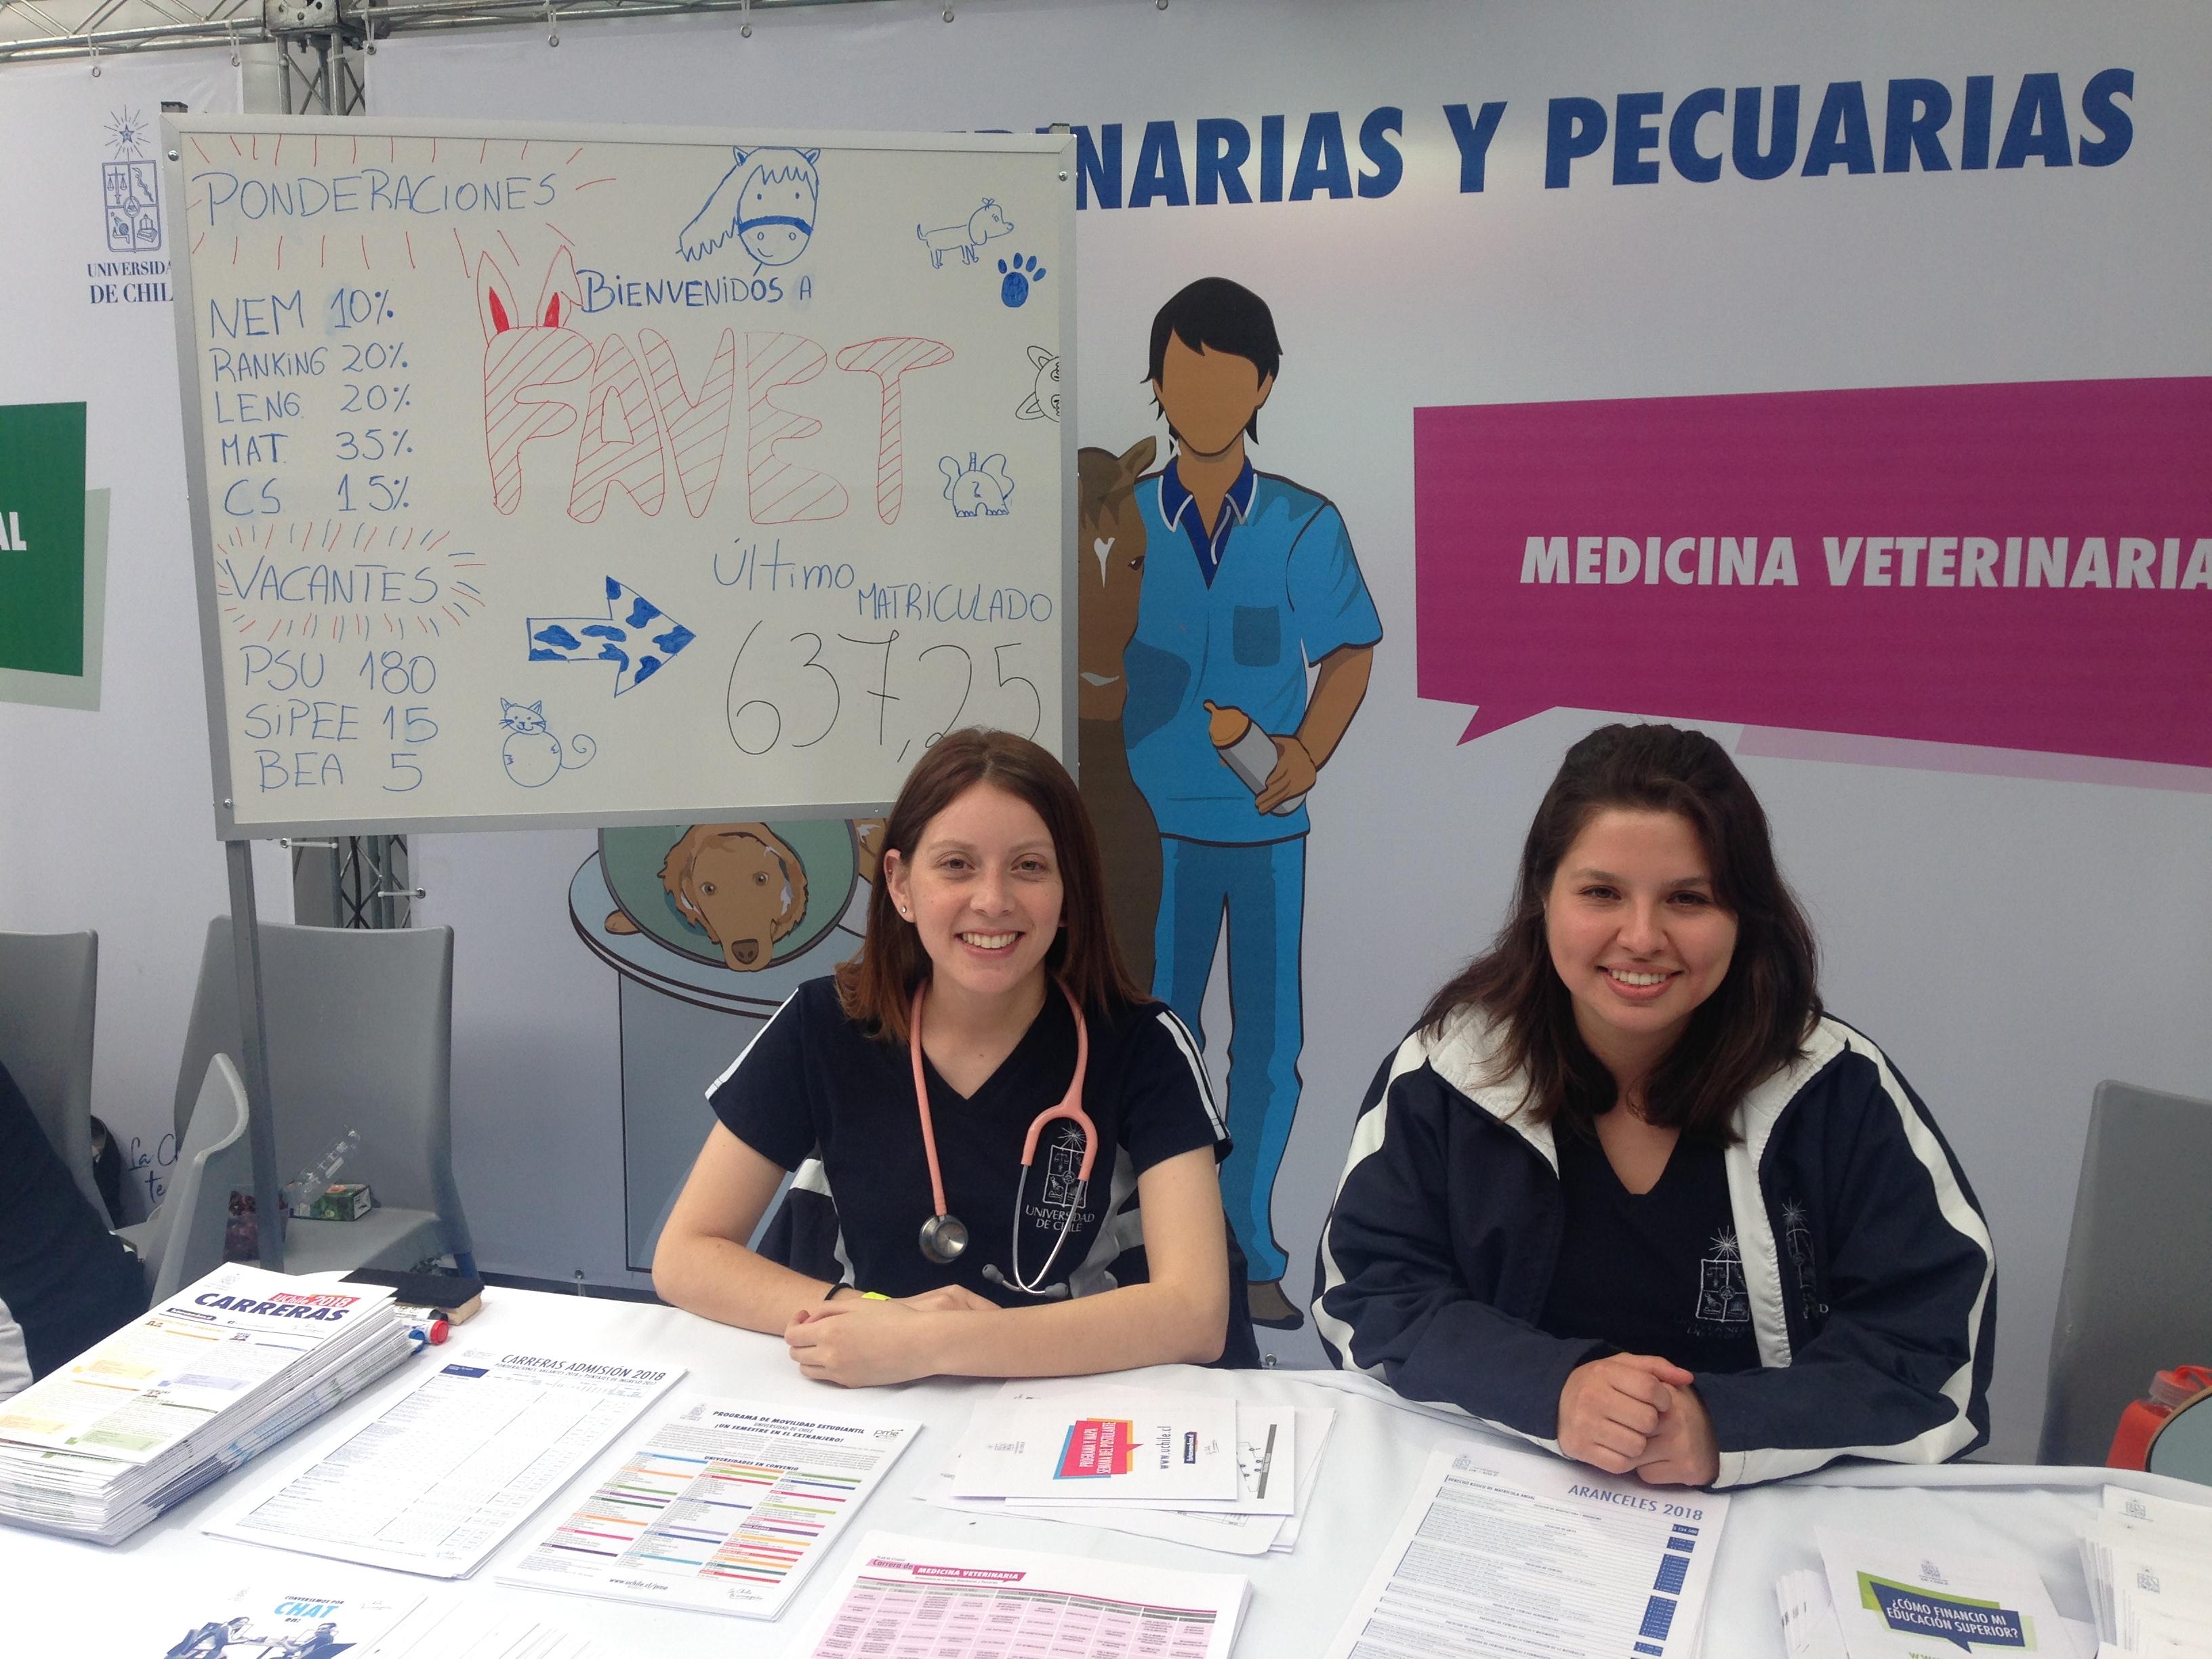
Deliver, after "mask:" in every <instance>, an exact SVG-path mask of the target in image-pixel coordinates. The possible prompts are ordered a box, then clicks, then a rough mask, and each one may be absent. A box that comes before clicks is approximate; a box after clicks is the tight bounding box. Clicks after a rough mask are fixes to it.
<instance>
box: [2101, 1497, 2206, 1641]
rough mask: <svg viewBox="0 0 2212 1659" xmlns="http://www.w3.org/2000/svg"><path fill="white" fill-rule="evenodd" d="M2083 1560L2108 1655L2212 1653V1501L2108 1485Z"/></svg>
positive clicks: (2102, 1639)
mask: <svg viewBox="0 0 2212 1659" xmlns="http://www.w3.org/2000/svg"><path fill="white" fill-rule="evenodd" d="M2207 1497H2208V1498H2212V1493H2208V1494H2207ZM2081 1565H2082V1567H2083V1569H2084V1571H2087V1574H2088V1578H2089V1600H2090V1602H2091V1604H2092V1605H2093V1607H2095V1609H2096V1613H2097V1638H2098V1641H2099V1643H2100V1647H2099V1650H2098V1651H2099V1653H2100V1655H2103V1656H2106V1659H2112V1656H2119V1659H2129V1656H2132V1659H2204V1656H2205V1655H2207V1654H2212V1506H2208V1505H2207V1504H2186V1503H2183V1502H2181V1501H2179V1499H2176V1498H2155V1497H2153V1496H2152V1495H2151V1494H2150V1493H2148V1492H2130V1491H2129V1490H2128V1489H2127V1488H2126V1487H2124V1486H2107V1487H2106V1488H2105V1505H2104V1508H2103V1510H2101V1511H2100V1512H2099V1514H2098V1516H2097V1517H2096V1519H2095V1520H2094V1521H2093V1522H2091V1523H2090V1524H2089V1525H2087V1526H2086V1527H2084V1528H2082V1529H2081Z"/></svg>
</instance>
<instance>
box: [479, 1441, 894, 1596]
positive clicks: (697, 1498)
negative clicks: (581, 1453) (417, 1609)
mask: <svg viewBox="0 0 2212 1659" xmlns="http://www.w3.org/2000/svg"><path fill="white" fill-rule="evenodd" d="M920 1429H921V1425H920V1424H919V1423H914V1422H905V1421H898V1420H894V1419H889V1418H880V1417H861V1416H858V1415H851V1414H847V1413H836V1414H823V1413H814V1412H803V1411H793V1410H789V1409H781V1408H778V1407H774V1406H771V1405H768V1404H764V1403H762V1402H759V1401H744V1400H702V1401H698V1402H697V1403H696V1404H694V1405H691V1406H690V1407H685V1408H684V1410H682V1411H680V1412H678V1413H676V1414H675V1415H674V1416H671V1417H669V1418H667V1419H665V1420H663V1421H662V1422H660V1423H659V1424H658V1425H656V1426H655V1427H654V1428H653V1431H652V1432H651V1433H650V1434H649V1435H648V1436H647V1437H646V1439H645V1441H644V1442H643V1443H642V1444H641V1445H639V1446H638V1447H637V1448H636V1449H635V1450H633V1451H632V1452H630V1453H629V1455H628V1456H626V1457H625V1458H624V1459H623V1462H622V1463H621V1464H620V1465H619V1466H618V1467H617V1468H613V1469H611V1470H610V1471H609V1472H608V1473H607V1474H605V1477H604V1478H602V1479H601V1480H599V1482H598V1483H597V1484H596V1485H595V1486H593V1488H592V1491H591V1492H590V1493H589V1494H588V1495H587V1496H586V1498H584V1499H583V1501H582V1502H580V1504H577V1505H576V1506H575V1507H574V1509H573V1510H570V1511H569V1512H568V1514H567V1515H565V1516H562V1517H561V1519H560V1520H559V1521H558V1522H556V1523H555V1524H554V1525H553V1526H552V1527H551V1528H550V1529H549V1530H548V1531H547V1532H545V1533H544V1535H543V1536H541V1537H539V1538H538V1540H537V1541H535V1542H534V1543H533V1544H532V1545H531V1547H530V1548H529V1549H528V1550H527V1551H526V1552H525V1553H523V1554H522V1555H520V1557H518V1558H517V1559H514V1560H513V1561H512V1562H510V1563H509V1564H507V1565H505V1566H503V1567H501V1569H500V1570H499V1571H497V1572H496V1573H495V1575H494V1577H496V1578H497V1579H498V1580H499V1581H500V1582H501V1583H507V1584H521V1585H526V1586H528V1587H529V1588H531V1589H550V1590H567V1591H569V1592H571V1593H573V1594H575V1595H598V1596H605V1597H610V1598H612V1599H614V1600H617V1601H645V1602H649V1603H652V1604H653V1605H655V1606H659V1607H691V1608H696V1609H699V1610H702V1611H704V1612H708V1613H734V1614H736V1615H738V1617H740V1618H747V1619H773V1618H775V1616H776V1615H777V1614H778V1613H781V1612H782V1611H783V1608H784V1605H785V1604H786V1603H787V1601H790V1599H791V1597H792V1595H793V1593H794V1592H795V1591H796V1590H797V1589H798V1588H799V1583H800V1582H801V1581H802V1580H803V1579H804V1578H805V1577H806V1574H807V1571H808V1570H809V1569H810V1568H811V1567H812V1566H813V1565H814V1563H815V1562H816V1561H817V1559H820V1558H821V1557H822V1556H823V1554H824V1553H826V1552H827V1549H828V1547H829V1545H830V1544H831V1543H832V1542H833V1541H835V1540H836V1537H837V1535H838V1534H839V1533H840V1532H842V1530H843V1529H844V1528H845V1525H846V1523H847V1522H848V1521H849V1520H851V1518H852V1516H853V1513H854V1510H858V1509H859V1508H860V1505H861V1504H863V1503H865V1502H866V1500H867V1497H868V1494H869V1493H870V1492H872V1491H873V1490H874V1489H875V1486H876V1483H877V1482H878V1480H881V1479H882V1478H883V1474H884V1471H885V1470H886V1469H888V1468H890V1466H891V1464H892V1463H893V1462H896V1459H897V1457H898V1455H899V1454H900V1453H901V1452H902V1451H903V1450H905V1449H906V1446H907V1443H908V1441H910V1440H912V1439H913V1438H914V1437H915V1434H916V1432H918V1431H920Z"/></svg>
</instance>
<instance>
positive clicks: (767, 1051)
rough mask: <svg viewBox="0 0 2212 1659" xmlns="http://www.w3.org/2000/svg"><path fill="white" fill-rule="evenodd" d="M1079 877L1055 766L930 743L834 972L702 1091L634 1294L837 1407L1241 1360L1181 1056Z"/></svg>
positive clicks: (1218, 1139)
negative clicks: (926, 1386) (789, 1361)
mask: <svg viewBox="0 0 2212 1659" xmlns="http://www.w3.org/2000/svg"><path fill="white" fill-rule="evenodd" d="M1102 879H1103V878H1102V876H1101V873H1100V867H1099V859H1098V852H1097V840H1096V837H1095V836H1093V834H1092V832H1091V826H1090V823H1089V820H1088V819H1087V818H1086V817H1085V815H1084V812H1083V806H1082V802H1081V799H1080V798H1079V796H1078V795H1077V794H1076V793H1075V785H1074V782H1073V780H1072V779H1071V778H1069V776H1068V775H1067V773H1066V769H1064V768H1063V767H1061V766H1060V763H1059V762H1057V761H1055V760H1054V759H1053V757H1051V756H1050V755H1049V754H1048V753H1047V752H1046V751H1045V750H1042V749H1041V748H1039V747H1038V746H1037V745H1036V744H1032V743H1029V742H1026V741H1024V739H1021V738H1014V737H1012V736H1010V735H1008V734H1006V733H1004V732H980V731H969V732H953V733H951V735H949V736H947V737H945V738H942V739H940V740H939V742H938V744H936V746H935V747H934V748H933V749H932V750H930V751H929V753H928V754H927V756H925V757H923V759H922V760H921V762H920V763H918V764H917V765H916V766H915V769H914V771H913V773H912V774H911V775H909V776H908V779H907V782H906V786H905V787H904V788H903V789H902V790H901V792H900V794H899V799H898V802H897V804H896V805H895V806H894V807H893V808H892V811H891V815H890V818H889V820H888V821H887V822H886V823H885V825H884V854H883V873H882V878H881V880H880V881H879V882H878V884H877V888H876V890H875V892H874V894H873V895H872V897H871V900H870V903H869V908H868V933H867V938H866V942H865V943H864V945H863V946H862V948H861V950H860V954H859V955H858V956H857V957H854V960H852V961H851V962H848V963H844V964H842V966H840V968H839V969H838V970H837V972H836V975H835V976H834V977H832V978H826V979H820V980H815V981H810V982H808V983H807V984H805V985H804V986H801V987H799V990H798V991H797V992H795V993H794V994H793V996H792V997H791V999H790V1000H788V1001H787V1002H786V1003H785V1005H784V1006H783V1007H782V1008H781V1009H780V1010H779V1011H778V1012H777V1013H776V1015H775V1018H773V1019H771V1020H770V1021H769V1024H768V1025H767V1026H766V1027H765V1028H764V1029H763V1030H762V1032H761V1034H760V1036H758V1037H757V1039H756V1040H755V1041H754V1042H753V1044H752V1046H751V1047H750V1048H748V1049H747V1050H746V1051H745V1052H744V1054H742V1055H740V1056H739V1057H738V1060H737V1061H736V1062H735V1063H734V1064H733V1065H732V1066H731V1067H730V1069H729V1070H728V1071H727V1072H726V1073H724V1074H723V1076H722V1077H721V1078H720V1079H719V1080H718V1081H717V1082H716V1084H715V1085H714V1088H713V1089H712V1090H711V1091H709V1093H708V1101H709V1103H711V1104H712V1105H713V1107H714V1112H715V1115H716V1117H717V1118H718V1120H719V1121H718V1122H717V1124H716V1126H715V1127H714V1129H713V1130H712V1131H711V1132H710V1133H709V1134H708V1139H707V1144H706V1146H705V1147H704V1148H702V1151H701V1152H700V1154H699V1160H698V1162H697V1164H695V1165H694V1166H693V1169H692V1171H691V1176H690V1181H689V1182H687V1183H686V1184H685V1186H684V1192H683V1194H682V1195H681V1196H680V1197H679V1198H678V1200H677V1203H676V1206H675V1208H674V1209H673V1210H672V1211H671V1213H670V1215H669V1218H668V1221H667V1224H666V1225H665V1226H664V1227H663V1228H662V1230H661V1236H660V1243H659V1250H658V1253H657V1254H656V1255H655V1257H654V1260H653V1283H654V1285H655V1286H656V1287H657V1288H658V1289H659V1291H660V1293H661V1294H662V1295H663V1296H664V1297H666V1298H667V1299H668V1300H669V1301H671V1302H672V1303H674V1304H677V1305H678V1307H683V1308H688V1309H690V1310H692V1311H693V1312H695V1313H700V1314H704V1315H706V1316H708V1317H709V1318H713V1319H719V1320H722V1321H724V1322H727V1323H730V1324H733V1325H742V1326H745V1327H747V1328H750V1329H753V1330H759V1331H770V1332H775V1333H777V1334H781V1335H782V1336H783V1337H784V1338H785V1340H787V1342H788V1343H789V1345H790V1348H791V1352H792V1357H793V1358H794V1359H796V1360H797V1361H798V1362H799V1365H800V1368H801V1369H802V1370H805V1372H806V1374H807V1375H808V1376H817V1377H821V1378H823V1379H824V1380H826V1381H829V1382H835V1383H846V1384H852V1385H856V1384H863V1383H895V1382H902V1381H905V1380H907V1379H908V1378H910V1377H916V1376H933V1375H939V1374H953V1375H964V1376H1056V1375H1073V1374H1078V1373H1082V1372H1090V1371H1104V1370H1122V1369H1126V1368H1127V1367H1130V1366H1135V1365H1148V1364H1161V1363H1164V1362H1169V1361H1177V1360H1186V1361H1192V1360H1194V1361H1207V1360H1212V1359H1214V1358H1217V1357H1218V1356H1220V1355H1222V1354H1223V1353H1224V1352H1225V1347H1226V1349H1227V1351H1228V1352H1231V1353H1232V1354H1237V1353H1242V1352H1244V1351H1246V1350H1248V1349H1249V1346H1250V1336H1249V1325H1248V1324H1247V1323H1246V1322H1245V1321H1244V1320H1243V1317H1242V1316H1243V1310H1242V1308H1241V1307H1239V1308H1237V1310H1234V1312H1233V1313H1232V1310H1231V1284H1232V1282H1233V1280H1234V1278H1235V1277H1236V1276H1235V1275H1232V1273H1231V1262H1230V1252H1231V1248H1232V1247H1231V1243H1230V1242H1229V1240H1228V1237H1227V1233H1226V1228H1225V1222H1224V1220H1223V1216H1222V1210H1221V1198H1220V1190H1219V1187H1218V1183H1217V1182H1216V1178H1215V1175H1214V1168H1215V1164H1216V1163H1217V1161H1218V1158H1220V1157H1221V1156H1223V1155H1224V1154H1225V1153H1226V1152H1227V1151H1228V1139H1227V1136H1226V1133H1225V1130H1224V1128H1223V1127H1222V1123H1221V1121H1220V1118H1219V1115H1218V1114H1217V1113H1216V1111H1215V1110H1214V1108H1213V1104H1212V1098H1211V1097H1210V1095H1209V1093H1208V1091H1207V1088H1206V1079H1205V1074H1204V1073H1203V1071H1202V1070H1200V1066H1199V1064H1198V1061H1197V1057H1196V1056H1197V1049H1196V1045H1195V1043H1194V1042H1192V1040H1191V1037H1190V1036H1189V1033H1188V1031H1186V1030H1184V1029H1183V1028H1182V1025H1181V1024H1179V1023H1178V1022H1177V1021H1176V1018H1175V1016H1174V1015H1173V1014H1172V1013H1171V1012H1169V1011H1168V1010H1167V1009H1166V1008H1165V1007H1164V1006H1162V1005H1160V1004H1158V1003H1154V1002H1149V1001H1146V1000H1144V999H1143V998H1141V997H1140V996H1139V994H1137V993H1136V992H1135V991H1134V990H1133V988H1132V987H1130V985H1129V982H1128V980H1127V974H1126V972H1125V971H1124V969H1122V967H1121V960H1120V957H1119V954H1118V952H1117V951H1115V946H1114V941H1113V936H1112V933H1111V930H1110V927H1109V925H1108V922H1107V920H1106V911H1105V903H1104V896H1103V886H1102ZM786 1170H792V1171H794V1172H795V1174H794V1177H793V1183H792V1190H791V1193H790V1194H789V1197H788V1199H787V1203H786V1205H785V1207H784V1209H783V1210H782V1211H781V1212H779V1214H778V1216H777V1218H776V1220H775V1223H774V1224H773V1225H771V1226H770V1228H769V1238H768V1239H767V1240H764V1241H763V1253H756V1252H755V1251H753V1250H751V1249H748V1248H746V1246H745V1244H744V1242H743V1241H744V1240H745V1239H747V1238H749V1237H751V1235H752V1233H753V1231H754V1229H755V1227H756V1226H757V1225H758V1223H759V1221H760V1218H761V1217H762V1215H763V1213H764V1212H766V1210H767V1206H768V1205H769V1202H770V1200H773V1198H774V1197H775V1192H776V1188H777V1186H778V1184H779V1182H781V1179H782V1176H783V1175H784V1172H785V1171H786ZM1240 1339H1241V1340H1240Z"/></svg>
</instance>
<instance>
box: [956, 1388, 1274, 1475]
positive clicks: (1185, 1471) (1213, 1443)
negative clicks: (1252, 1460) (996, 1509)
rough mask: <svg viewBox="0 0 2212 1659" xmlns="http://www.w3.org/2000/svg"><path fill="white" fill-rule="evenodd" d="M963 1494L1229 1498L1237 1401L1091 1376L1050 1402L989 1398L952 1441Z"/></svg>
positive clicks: (1234, 1472)
mask: <svg viewBox="0 0 2212 1659" xmlns="http://www.w3.org/2000/svg"><path fill="white" fill-rule="evenodd" d="M954 1484H955V1489H956V1491H957V1493H958V1495H959V1496H960V1497H963V1498H1042V1497H1054V1496H1061V1495H1066V1494H1070V1493H1075V1494H1079V1495H1081V1496H1083V1497H1086V1498H1109V1497H1110V1498H1147V1499H1150V1500H1152V1501H1154V1502H1164V1503H1168V1504H1182V1503H1185V1502H1188V1501H1189V1500H1190V1499H1193V1498H1199V1499H1233V1498H1235V1497H1236V1496H1237V1402H1236V1401H1233V1400H1222V1399H1218V1398H1216V1397H1214V1396H1212V1395H1195V1394H1190V1395H1185V1394H1167V1393H1157V1392H1152V1391H1150V1390H1146V1389H1117V1388H1114V1387H1112V1386H1110V1385H1104V1386H1102V1385H1100V1384H1098V1383H1095V1382H1094V1383H1092V1385H1091V1387H1090V1388H1088V1389H1082V1390H1079V1391H1070V1392H1066V1393H1055V1395H1054V1396H1053V1397H1052V1398H1050V1399H1023V1400H1017V1401H1004V1400H1003V1399H1002V1400H1000V1401H994V1402H993V1403H992V1405H991V1406H990V1407H987V1408H986V1409H985V1410H983V1411H981V1412H978V1413H976V1417H975V1422H974V1423H973V1424H972V1425H970V1427H969V1431H968V1434H967V1436H966V1437H965V1439H964V1441H963V1444H962V1447H961V1456H960V1472H959V1474H958V1476H957V1479H956V1480H955V1483H954Z"/></svg>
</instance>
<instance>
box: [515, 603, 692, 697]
mask: <svg viewBox="0 0 2212 1659" xmlns="http://www.w3.org/2000/svg"><path fill="white" fill-rule="evenodd" d="M524 626H525V627H526V629H528V630H529V634H530V660H531V661H532V662H611V663H612V664H614V665H615V696H618V697H619V696H622V694H623V692H625V691H627V690H630V688H631V687H633V686H635V685H639V684H642V683H644V682H645V681H647V680H649V679H651V678H653V676H654V675H655V674H658V673H659V671H661V669H662V668H663V667H665V665H667V662H668V659H670V658H671V657H673V656H674V655H675V654H676V653H678V652H679V651H681V650H682V649H683V648H684V647H685V646H687V645H689V644H690V643H691V641H693V640H694V639H696V638H697V637H698V636H697V635H695V634H694V633H692V631H691V630H690V629H688V628H686V627H684V624H683V623H679V622H678V621H677V620H676V619H675V618H674V617H670V616H668V615H666V614H665V612H663V611H662V610H661V609H660V607H659V605H655V604H653V601H652V600H650V599H647V598H646V597H645V596H644V595H643V594H641V593H640V592H638V591H637V590H636V589H635V588H634V587H631V586H627V585H626V584H624V583H622V582H618V581H617V580H615V579H614V578H613V577H612V576H610V577H608V578H607V614H606V615H605V616H604V617H531V618H530V620H529V621H528V622H527V623H525V624H524Z"/></svg>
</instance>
